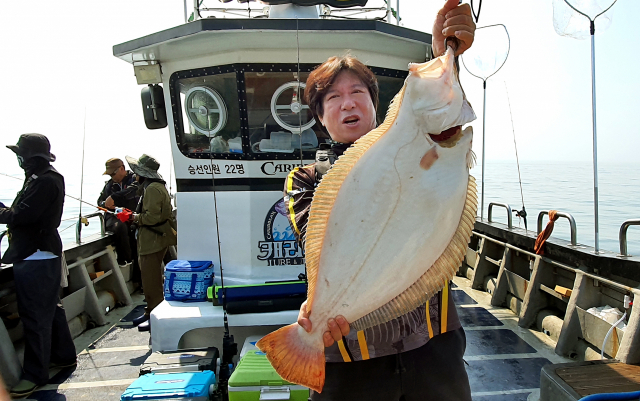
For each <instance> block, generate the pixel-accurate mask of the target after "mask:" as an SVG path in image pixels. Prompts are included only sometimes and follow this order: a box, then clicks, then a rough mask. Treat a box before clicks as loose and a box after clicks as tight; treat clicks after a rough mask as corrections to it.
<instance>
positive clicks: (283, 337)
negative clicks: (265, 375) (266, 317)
mask: <svg viewBox="0 0 640 401" xmlns="http://www.w3.org/2000/svg"><path fill="white" fill-rule="evenodd" d="M299 330H304V329H302V327H300V325H298V324H297V323H294V324H290V325H288V326H285V327H282V328H280V329H278V330H276V331H274V332H273V333H270V334H267V335H266V336H264V337H262V338H261V339H260V341H258V342H257V343H256V347H258V348H259V349H260V350H261V351H262V352H264V353H265V354H267V359H269V362H271V365H272V366H273V368H274V369H275V370H276V372H278V374H279V375H280V376H281V377H282V378H283V379H284V380H286V381H288V382H291V383H296V384H300V385H302V386H305V387H309V388H310V389H312V390H314V391H317V392H318V393H321V392H322V387H323V386H324V368H325V359H324V344H322V342H320V347H319V349H316V348H317V347H311V346H309V344H308V343H307V342H305V341H304V340H303V339H302V337H301V336H300V333H299Z"/></svg>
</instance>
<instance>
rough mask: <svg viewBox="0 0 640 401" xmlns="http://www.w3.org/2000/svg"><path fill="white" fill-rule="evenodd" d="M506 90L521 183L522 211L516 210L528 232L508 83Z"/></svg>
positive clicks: (505, 84)
mask: <svg viewBox="0 0 640 401" xmlns="http://www.w3.org/2000/svg"><path fill="white" fill-rule="evenodd" d="M504 90H505V91H506V92H507V104H509V116H511V131H512V132H513V146H514V147H515V149H516V164H517V166H518V182H519V183H520V198H521V199H522V210H514V211H513V212H514V213H515V214H516V216H518V217H521V218H522V219H523V220H524V229H525V230H527V210H526V209H525V208H524V194H523V192H522V177H521V176H520V159H519V158H518V145H517V144H516V130H515V128H514V127H513V113H511V101H510V100H509V90H508V89H507V82H506V81H505V83H504Z"/></svg>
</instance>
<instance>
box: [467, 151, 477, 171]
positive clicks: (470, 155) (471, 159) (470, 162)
mask: <svg viewBox="0 0 640 401" xmlns="http://www.w3.org/2000/svg"><path fill="white" fill-rule="evenodd" d="M476 163H477V158H476V154H475V153H474V152H473V149H469V151H468V152H467V168H468V169H471V168H473V166H475V165H476Z"/></svg>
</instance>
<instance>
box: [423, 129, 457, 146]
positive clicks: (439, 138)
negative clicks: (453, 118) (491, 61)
mask: <svg viewBox="0 0 640 401" xmlns="http://www.w3.org/2000/svg"><path fill="white" fill-rule="evenodd" d="M460 132H462V125H456V126H455V127H451V128H449V129H446V130H444V131H442V132H441V133H439V134H429V136H430V137H431V139H433V141H434V142H437V143H441V142H446V141H448V140H449V139H451V138H452V137H453V136H455V135H457V134H459V133H460Z"/></svg>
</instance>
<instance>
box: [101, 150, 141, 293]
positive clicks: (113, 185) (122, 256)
mask: <svg viewBox="0 0 640 401" xmlns="http://www.w3.org/2000/svg"><path fill="white" fill-rule="evenodd" d="M105 166H106V169H105V172H104V173H103V175H108V176H110V177H111V179H110V180H109V181H107V182H106V183H105V185H104V188H103V189H102V192H101V193H100V197H99V198H98V205H100V206H102V207H106V208H107V209H109V210H115V209H116V207H123V208H127V209H129V210H131V211H134V210H136V207H137V206H138V201H139V200H140V197H139V196H138V195H137V191H138V187H137V185H136V177H135V174H133V173H132V172H131V171H129V170H127V169H126V168H125V167H124V163H123V162H122V160H120V159H117V158H113V159H109V160H107V162H106V163H105ZM104 226H105V230H107V231H111V232H112V233H113V235H114V240H115V245H116V254H117V259H118V264H119V265H124V264H127V263H129V262H131V261H133V260H134V259H135V257H136V256H137V255H135V247H136V241H135V237H134V236H133V235H130V231H129V226H128V225H127V223H123V222H121V221H120V220H118V219H117V218H116V217H115V216H114V215H113V214H110V213H105V216H104ZM136 272H137V274H136ZM136 276H137V280H136ZM134 281H137V282H139V281H140V272H139V269H138V268H136V269H134Z"/></svg>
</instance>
